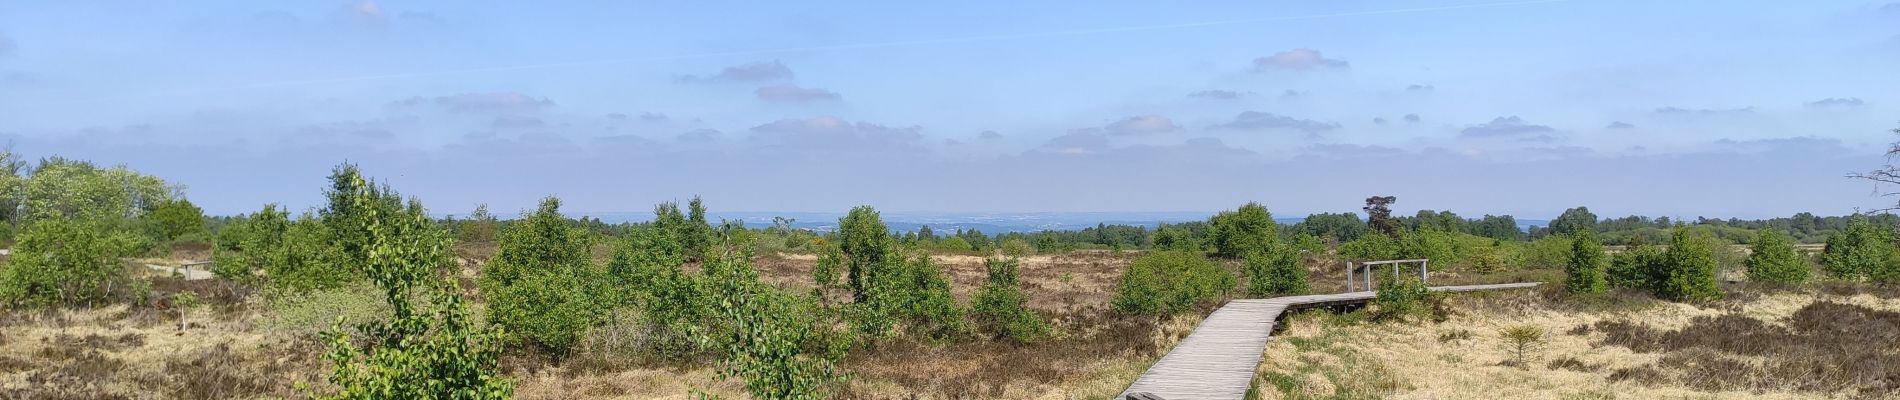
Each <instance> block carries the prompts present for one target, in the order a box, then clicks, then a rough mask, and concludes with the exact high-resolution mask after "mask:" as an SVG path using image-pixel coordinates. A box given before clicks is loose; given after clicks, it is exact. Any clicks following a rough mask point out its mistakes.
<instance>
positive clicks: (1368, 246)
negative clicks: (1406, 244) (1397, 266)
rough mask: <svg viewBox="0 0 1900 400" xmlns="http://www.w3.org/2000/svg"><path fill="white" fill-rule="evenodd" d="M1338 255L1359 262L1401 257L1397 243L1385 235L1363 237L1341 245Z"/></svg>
mask: <svg viewBox="0 0 1900 400" xmlns="http://www.w3.org/2000/svg"><path fill="white" fill-rule="evenodd" d="M1339 255H1341V256H1345V257H1349V258H1354V259H1359V260H1391V259H1396V258H1399V257H1400V256H1401V254H1400V248H1399V243H1398V241H1396V240H1393V239H1392V237H1390V236H1386V235H1365V236H1360V237H1359V238H1358V239H1355V240H1353V241H1351V242H1346V243H1342V244H1340V245H1339Z"/></svg>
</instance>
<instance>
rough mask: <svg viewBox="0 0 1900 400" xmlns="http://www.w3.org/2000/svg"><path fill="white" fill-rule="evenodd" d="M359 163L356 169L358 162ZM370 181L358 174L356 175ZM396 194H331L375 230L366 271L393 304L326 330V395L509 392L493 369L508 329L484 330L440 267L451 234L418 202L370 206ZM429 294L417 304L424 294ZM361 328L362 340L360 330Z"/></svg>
mask: <svg viewBox="0 0 1900 400" xmlns="http://www.w3.org/2000/svg"><path fill="white" fill-rule="evenodd" d="M352 169H353V168H352ZM350 178H352V180H355V181H356V182H353V184H354V185H355V186H356V187H359V188H360V187H366V186H367V182H364V181H362V180H361V177H350ZM385 196H386V197H395V196H396V195H395V193H393V192H389V191H386V190H384V191H377V192H375V193H371V192H370V191H366V190H356V191H353V192H349V193H342V194H340V195H339V196H337V197H333V198H332V200H333V203H332V206H333V207H334V206H337V205H338V204H337V203H338V202H341V203H343V204H342V205H343V206H345V207H348V209H349V210H361V211H362V213H361V214H356V215H355V217H356V218H358V219H356V220H355V221H354V222H356V223H360V224H361V225H358V227H360V228H362V230H363V232H365V233H367V234H368V235H367V236H365V237H363V238H362V240H361V241H358V242H355V243H357V244H359V245H361V246H362V247H360V248H359V249H357V250H360V251H362V252H363V253H362V254H364V255H366V256H367V258H365V259H364V261H365V264H364V265H363V268H362V271H364V272H365V273H367V275H368V276H369V278H370V281H372V282H375V283H376V285H377V286H378V287H380V288H382V289H383V295H384V296H383V299H384V300H385V301H386V302H387V303H388V304H389V305H390V309H391V315H390V317H389V319H387V320H374V321H369V322H367V323H364V324H361V325H358V326H357V327H356V329H355V332H356V333H355V334H354V335H353V334H351V333H348V332H346V331H345V330H344V329H343V328H342V325H343V323H344V320H342V319H339V320H338V321H337V323H336V324H335V325H333V327H332V328H331V330H330V331H326V332H324V333H323V335H322V336H323V338H324V343H326V344H327V345H328V347H329V349H328V351H326V352H325V353H324V354H323V358H324V359H326V360H329V361H331V363H332V365H333V368H332V372H331V374H330V376H329V381H330V383H332V384H335V385H336V387H337V391H336V392H334V393H328V394H323V395H319V396H316V397H318V398H325V399H364V400H368V399H387V398H404V399H506V398H509V397H512V396H513V394H514V382H513V381H512V380H509V379H508V378H505V377H503V376H501V375H500V374H499V373H498V371H497V368H496V364H497V360H498V359H499V356H500V354H501V346H500V341H501V337H502V334H501V332H499V331H496V330H492V329H484V328H481V327H480V326H479V325H477V324H476V323H475V322H474V321H473V320H472V319H471V318H470V316H469V311H468V307H467V306H466V305H464V304H462V297H461V296H460V294H459V290H458V289H457V288H456V287H455V284H454V282H452V281H450V280H449V279H447V278H446V277H444V276H442V275H441V274H440V271H441V270H442V269H443V266H444V265H446V264H447V263H448V262H449V259H448V256H447V253H446V251H447V249H448V247H449V238H448V234H447V233H446V232H443V231H441V230H440V229H439V228H437V227H436V226H435V224H434V223H433V221H431V220H430V219H429V217H428V215H427V214H426V213H425V211H424V210H423V209H422V205H421V204H420V203H417V202H414V201H411V202H410V203H409V205H408V207H406V208H404V209H401V210H397V211H395V212H389V211H388V210H384V209H380V208H378V207H372V206H371V204H373V203H377V202H382V201H385V199H383V198H379V197H385ZM418 299H421V300H424V301H425V302H423V303H421V304H417V302H416V301H417V300H418ZM357 335H360V336H362V337H361V338H360V339H358V338H355V337H353V336H357Z"/></svg>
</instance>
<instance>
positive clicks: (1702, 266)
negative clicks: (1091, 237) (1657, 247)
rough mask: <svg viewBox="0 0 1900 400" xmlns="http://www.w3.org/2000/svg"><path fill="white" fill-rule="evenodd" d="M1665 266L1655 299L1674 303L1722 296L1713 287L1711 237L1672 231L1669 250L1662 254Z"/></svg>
mask: <svg viewBox="0 0 1900 400" xmlns="http://www.w3.org/2000/svg"><path fill="white" fill-rule="evenodd" d="M1663 259H1664V260H1665V261H1666V262H1667V263H1668V265H1667V268H1665V270H1664V272H1663V274H1661V275H1662V276H1663V279H1662V281H1661V282H1659V283H1660V284H1661V286H1659V287H1657V288H1655V292H1656V296H1657V297H1661V298H1664V299H1670V300H1678V301H1703V300H1713V299H1719V298H1721V297H1722V290H1721V289H1719V288H1717V287H1716V285H1715V243H1714V238H1712V237H1709V236H1706V235H1701V234H1697V233H1695V232H1691V231H1690V230H1689V229H1687V228H1676V231H1675V232H1672V233H1671V234H1670V239H1669V250H1667V251H1664V252H1663Z"/></svg>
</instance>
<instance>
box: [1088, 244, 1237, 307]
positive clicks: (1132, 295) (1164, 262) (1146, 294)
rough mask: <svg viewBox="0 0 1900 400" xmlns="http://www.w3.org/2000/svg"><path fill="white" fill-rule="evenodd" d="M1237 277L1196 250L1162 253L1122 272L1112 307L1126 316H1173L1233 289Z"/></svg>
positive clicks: (1136, 262)
mask: <svg viewBox="0 0 1900 400" xmlns="http://www.w3.org/2000/svg"><path fill="white" fill-rule="evenodd" d="M1234 281H1235V279H1234V275H1233V274H1231V273H1228V272H1227V270H1225V269H1221V268H1220V266H1218V265H1215V264H1214V262H1213V261H1210V260H1208V259H1207V256H1205V255H1202V254H1200V253H1199V252H1193V251H1158V252H1153V253H1149V254H1146V255H1143V256H1141V258H1137V259H1135V261H1134V262H1132V263H1129V264H1128V269H1127V270H1124V271H1122V279H1121V283H1120V284H1119V285H1118V286H1117V287H1116V288H1115V298H1114V300H1113V301H1112V302H1111V303H1110V305H1111V306H1112V307H1113V308H1114V309H1115V311H1116V312H1120V313H1124V314H1172V313H1177V312H1181V311H1186V310H1188V309H1190V308H1193V307H1194V306H1195V305H1197V304H1200V303H1204V302H1211V301H1214V300H1218V299H1220V297H1221V296H1225V295H1226V294H1227V293H1228V292H1229V291H1231V290H1233V288H1234V284H1235V282H1234Z"/></svg>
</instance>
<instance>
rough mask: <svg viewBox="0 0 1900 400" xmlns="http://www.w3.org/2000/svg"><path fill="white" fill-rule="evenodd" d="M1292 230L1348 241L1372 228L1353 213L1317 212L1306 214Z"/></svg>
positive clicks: (1357, 237)
mask: <svg viewBox="0 0 1900 400" xmlns="http://www.w3.org/2000/svg"><path fill="white" fill-rule="evenodd" d="M1293 230H1295V231H1299V232H1304V233H1306V234H1309V235H1313V236H1317V237H1327V236H1331V237H1332V238H1333V239H1334V240H1338V241H1341V242H1350V241H1353V240H1356V239H1359V237H1360V236H1364V235H1365V234H1366V232H1369V231H1371V230H1372V228H1371V227H1368V226H1367V225H1366V223H1365V221H1360V220H1359V214H1354V213H1337V214H1334V213H1319V214H1312V215H1307V216H1306V219H1304V220H1301V221H1300V223H1298V224H1294V225H1293Z"/></svg>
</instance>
